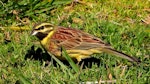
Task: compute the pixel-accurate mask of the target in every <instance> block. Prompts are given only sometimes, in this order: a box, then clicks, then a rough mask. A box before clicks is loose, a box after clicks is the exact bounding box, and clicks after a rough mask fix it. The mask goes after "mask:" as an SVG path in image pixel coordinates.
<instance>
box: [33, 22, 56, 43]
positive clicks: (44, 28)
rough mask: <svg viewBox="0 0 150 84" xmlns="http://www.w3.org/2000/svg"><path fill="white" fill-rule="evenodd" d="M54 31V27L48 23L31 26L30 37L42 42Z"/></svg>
mask: <svg viewBox="0 0 150 84" xmlns="http://www.w3.org/2000/svg"><path fill="white" fill-rule="evenodd" d="M53 30H54V25H52V24H50V23H38V24H35V25H34V26H33V30H32V32H31V35H34V36H36V37H37V38H39V39H40V40H43V39H44V38H45V37H46V36H47V35H48V34H49V33H50V32H52V31H53Z"/></svg>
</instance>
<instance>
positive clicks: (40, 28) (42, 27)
mask: <svg viewBox="0 0 150 84" xmlns="http://www.w3.org/2000/svg"><path fill="white" fill-rule="evenodd" d="M42 29H44V26H41V27H39V28H38V29H35V30H42Z"/></svg>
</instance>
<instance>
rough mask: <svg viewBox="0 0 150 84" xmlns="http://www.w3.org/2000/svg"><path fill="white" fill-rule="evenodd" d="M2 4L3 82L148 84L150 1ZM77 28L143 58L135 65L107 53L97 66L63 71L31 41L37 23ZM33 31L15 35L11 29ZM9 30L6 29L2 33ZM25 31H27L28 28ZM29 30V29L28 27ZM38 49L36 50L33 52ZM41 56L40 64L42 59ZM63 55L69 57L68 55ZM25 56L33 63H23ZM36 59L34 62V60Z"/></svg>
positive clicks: (0, 74)
mask: <svg viewBox="0 0 150 84" xmlns="http://www.w3.org/2000/svg"><path fill="white" fill-rule="evenodd" d="M17 2H18V3H16V2H15V1H7V2H4V1H3V0H1V1H0V4H1V5H0V7H1V9H0V10H1V11H2V12H1V13H0V26H1V27H3V28H0V68H1V69H0V83H1V84H7V83H11V84H14V83H19V84H22V83H24V84H31V83H32V84H41V83H43V84H49V83H52V84H54V83H55V84H58V83H68V84H74V83H81V82H87V81H90V82H95V81H101V82H106V81H108V80H109V81H116V83H118V84H120V83H123V84H126V83H128V84H132V83H133V84H135V83H136V84H143V83H144V84H146V83H149V82H150V32H149V30H150V26H149V24H146V23H145V22H142V21H141V20H145V19H146V18H147V17H148V16H149V13H150V11H149V10H150V9H149V8H150V2H149V1H148V0H144V1H141V0H136V1H134V0H130V1H127V0H111V1H107V0H100V1H97V2H96V1H92V0H83V1H79V2H77V3H75V2H74V3H73V4H72V1H70V0H66V1H55V0H52V1H51V0H49V2H47V1H37V0H36V1H32V0H28V1H26V0H22V1H17ZM42 21H46V22H50V23H52V24H55V25H61V26H65V27H73V28H78V29H81V30H83V31H85V32H89V33H90V34H93V35H95V36H97V37H99V38H101V39H103V40H104V41H105V42H107V43H109V44H111V45H112V46H113V47H114V48H115V49H117V50H119V51H122V52H124V53H127V54H129V55H132V56H135V57H137V58H139V59H140V60H141V61H142V63H141V64H140V65H139V66H138V65H133V64H131V63H130V62H128V61H127V60H124V59H121V58H118V57H114V56H113V55H109V54H106V53H103V54H96V55H93V57H95V58H97V59H98V60H99V61H98V62H100V63H99V66H98V65H97V64H95V63H92V66H91V67H89V66H85V67H84V69H81V68H82V65H81V66H79V67H80V68H79V71H78V70H77V71H76V68H75V69H74V67H73V66H74V64H71V65H73V66H72V67H73V68H72V67H70V66H66V65H65V67H67V68H64V67H63V63H62V65H61V63H60V65H59V63H56V64H55V63H54V60H52V61H50V62H48V65H47V61H48V59H50V60H51V58H47V57H46V56H47V55H46V53H45V52H44V50H43V49H42V47H41V46H40V44H39V42H38V40H37V39H36V38H35V37H32V36H30V32H31V27H32V25H33V24H34V23H36V22H42ZM26 25H27V26H29V28H30V29H27V30H21V31H15V30H13V29H11V27H15V26H17V27H18V26H22V27H24V26H26ZM4 27H5V28H4ZM25 28H26V27H25ZM27 28H28V27H27ZM33 46H34V47H33ZM40 55H42V56H43V59H42V60H41V59H40V57H38V56H40ZM64 55H67V54H66V53H64ZM26 56H29V57H30V58H27V59H25V57H26ZM32 58H34V59H32Z"/></svg>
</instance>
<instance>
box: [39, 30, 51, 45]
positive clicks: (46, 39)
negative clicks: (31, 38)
mask: <svg viewBox="0 0 150 84" xmlns="http://www.w3.org/2000/svg"><path fill="white" fill-rule="evenodd" d="M53 34H54V30H53V31H51V32H50V33H49V34H48V35H47V36H46V37H45V38H44V39H43V40H41V43H42V45H43V46H45V45H46V44H47V43H48V42H50V41H49V40H50V37H51V36H52V35H53Z"/></svg>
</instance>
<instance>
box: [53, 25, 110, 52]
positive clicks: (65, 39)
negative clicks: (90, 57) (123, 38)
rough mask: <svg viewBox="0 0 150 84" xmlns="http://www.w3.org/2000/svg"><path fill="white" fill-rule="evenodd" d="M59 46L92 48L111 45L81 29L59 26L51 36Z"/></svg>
mask: <svg viewBox="0 0 150 84" xmlns="http://www.w3.org/2000/svg"><path fill="white" fill-rule="evenodd" d="M51 41H53V42H55V43H56V45H57V46H59V47H60V46H63V47H64V48H66V49H91V48H98V47H110V45H108V44H105V43H104V42H103V41H102V40H100V39H99V38H97V37H94V36H92V35H90V34H88V33H85V32H83V31H81V30H77V29H73V28H64V27H58V28H57V29H56V32H55V33H54V35H53V36H52V38H51Z"/></svg>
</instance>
